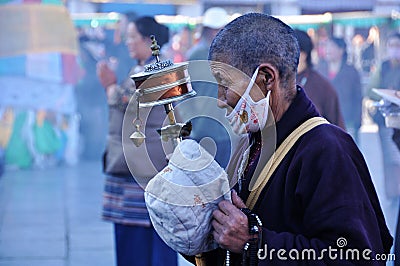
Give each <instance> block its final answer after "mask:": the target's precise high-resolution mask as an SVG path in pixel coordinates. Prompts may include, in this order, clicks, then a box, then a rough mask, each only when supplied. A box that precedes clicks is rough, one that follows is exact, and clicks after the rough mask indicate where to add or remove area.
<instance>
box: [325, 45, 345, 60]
mask: <svg viewBox="0 0 400 266" xmlns="http://www.w3.org/2000/svg"><path fill="white" fill-rule="evenodd" d="M343 53H344V51H343V49H342V48H340V47H339V46H337V45H336V44H335V43H334V42H333V41H329V42H328V43H327V45H326V60H328V61H338V60H341V59H342V57H343Z"/></svg>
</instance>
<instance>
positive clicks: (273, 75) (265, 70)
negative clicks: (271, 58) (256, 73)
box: [259, 63, 279, 90]
mask: <svg viewBox="0 0 400 266" xmlns="http://www.w3.org/2000/svg"><path fill="white" fill-rule="evenodd" d="M259 69H260V75H261V76H262V82H263V84H264V86H265V88H266V89H267V90H273V89H274V88H275V86H276V81H277V79H278V78H279V72H278V70H277V69H276V67H275V66H273V65H271V64H269V63H263V64H261V65H260V68H259Z"/></svg>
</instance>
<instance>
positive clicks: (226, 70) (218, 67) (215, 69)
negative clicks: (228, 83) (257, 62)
mask: <svg viewBox="0 0 400 266" xmlns="http://www.w3.org/2000/svg"><path fill="white" fill-rule="evenodd" d="M210 68H211V73H212V74H213V75H214V77H216V78H221V79H222V78H232V77H238V76H239V77H242V76H243V75H245V74H244V73H243V72H242V71H241V70H239V69H237V68H235V67H233V66H231V65H228V64H225V63H222V62H211V63H210Z"/></svg>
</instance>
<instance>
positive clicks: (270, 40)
mask: <svg viewBox="0 0 400 266" xmlns="http://www.w3.org/2000/svg"><path fill="white" fill-rule="evenodd" d="M299 56H300V49H299V45H298V43H297V39H296V36H295V35H294V31H293V29H292V28H291V27H289V26H288V25H286V24H285V23H283V22H282V21H281V20H279V19H277V18H274V17H272V16H269V15H265V14H260V13H249V14H246V15H243V16H241V17H238V18H237V19H235V20H233V21H232V22H230V23H229V24H228V25H226V26H225V28H223V29H222V30H221V31H220V32H219V33H218V34H217V36H216V37H215V38H214V40H213V42H212V44H211V47H210V51H209V55H208V59H209V60H212V61H220V62H223V63H227V64H229V65H231V66H233V67H235V68H238V69H239V70H241V71H243V72H244V73H246V74H247V75H249V76H251V75H252V73H253V72H254V71H255V70H256V68H257V67H258V66H259V65H260V64H261V63H266V62H268V63H271V64H272V65H274V66H275V67H276V68H277V69H278V71H279V75H280V78H281V82H282V85H283V86H284V87H287V86H288V85H289V83H290V81H293V80H295V78H296V71H297V65H298V63H299Z"/></svg>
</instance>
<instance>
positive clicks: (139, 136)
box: [129, 125, 146, 147]
mask: <svg viewBox="0 0 400 266" xmlns="http://www.w3.org/2000/svg"><path fill="white" fill-rule="evenodd" d="M129 138H130V139H131V140H132V142H133V144H135V146H136V147H139V146H140V145H142V143H143V142H144V140H145V139H146V136H145V135H144V134H143V133H142V132H141V131H140V126H139V125H136V131H135V132H133V133H132V135H131V136H130V137H129Z"/></svg>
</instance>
